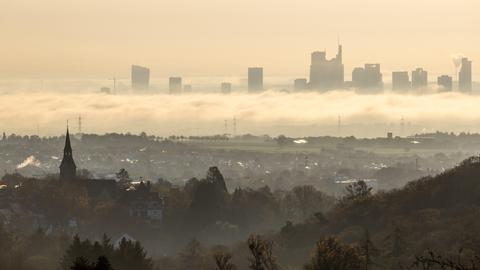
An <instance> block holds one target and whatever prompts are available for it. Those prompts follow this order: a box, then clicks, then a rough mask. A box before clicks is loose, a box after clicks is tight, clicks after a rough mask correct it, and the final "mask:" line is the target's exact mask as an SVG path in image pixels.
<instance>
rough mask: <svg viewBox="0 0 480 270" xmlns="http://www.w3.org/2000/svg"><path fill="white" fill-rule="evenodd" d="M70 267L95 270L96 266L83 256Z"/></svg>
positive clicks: (72, 269)
mask: <svg viewBox="0 0 480 270" xmlns="http://www.w3.org/2000/svg"><path fill="white" fill-rule="evenodd" d="M70 269H71V270H93V269H94V268H93V267H92V265H91V264H90V263H89V262H88V260H87V259H86V258H85V257H83V256H81V257H78V258H76V259H75V261H74V262H73V265H72V266H71V267H70Z"/></svg>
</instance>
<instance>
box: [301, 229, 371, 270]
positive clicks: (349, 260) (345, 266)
mask: <svg viewBox="0 0 480 270" xmlns="http://www.w3.org/2000/svg"><path fill="white" fill-rule="evenodd" d="M361 267H362V258H361V256H360V254H359V253H358V250H357V249H356V248H354V247H353V246H350V245H344V244H341V243H340V242H338V240H337V239H336V238H333V237H327V238H323V239H320V241H318V242H317V244H316V248H315V251H314V253H313V256H312V258H311V259H310V262H309V263H307V264H305V266H304V270H325V269H334V270H356V269H360V268H361Z"/></svg>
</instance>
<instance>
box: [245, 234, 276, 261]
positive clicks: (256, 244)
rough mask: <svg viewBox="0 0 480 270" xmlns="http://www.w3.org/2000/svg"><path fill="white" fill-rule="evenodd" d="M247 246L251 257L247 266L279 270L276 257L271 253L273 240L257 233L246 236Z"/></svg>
mask: <svg viewBox="0 0 480 270" xmlns="http://www.w3.org/2000/svg"><path fill="white" fill-rule="evenodd" d="M248 248H249V249H250V253H251V257H250V258H249V262H250V264H249V268H250V269H252V270H279V269H280V267H279V265H278V263H277V259H276V258H275V256H274V255H273V242H272V241H268V240H265V239H263V238H262V237H261V236H259V235H251V236H250V237H249V238H248Z"/></svg>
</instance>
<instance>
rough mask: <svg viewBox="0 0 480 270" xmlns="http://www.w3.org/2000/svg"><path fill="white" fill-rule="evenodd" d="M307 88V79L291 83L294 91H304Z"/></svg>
mask: <svg viewBox="0 0 480 270" xmlns="http://www.w3.org/2000/svg"><path fill="white" fill-rule="evenodd" d="M307 86H308V84H307V79H305V78H299V79H295V81H293V89H295V91H302V90H306V89H307Z"/></svg>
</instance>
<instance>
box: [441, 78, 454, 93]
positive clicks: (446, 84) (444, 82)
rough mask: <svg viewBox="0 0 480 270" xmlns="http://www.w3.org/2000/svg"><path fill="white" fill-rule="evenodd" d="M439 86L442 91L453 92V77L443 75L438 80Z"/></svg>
mask: <svg viewBox="0 0 480 270" xmlns="http://www.w3.org/2000/svg"><path fill="white" fill-rule="evenodd" d="M437 85H438V87H439V90H440V91H452V89H453V79H452V77H451V76H448V75H442V76H440V77H438V78H437Z"/></svg>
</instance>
